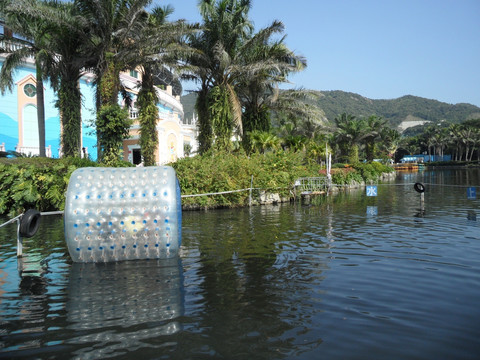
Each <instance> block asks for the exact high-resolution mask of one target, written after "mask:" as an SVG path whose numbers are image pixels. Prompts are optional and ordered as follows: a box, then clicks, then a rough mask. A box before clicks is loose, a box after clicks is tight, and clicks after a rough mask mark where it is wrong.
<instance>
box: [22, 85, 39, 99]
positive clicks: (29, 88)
mask: <svg viewBox="0 0 480 360" xmlns="http://www.w3.org/2000/svg"><path fill="white" fill-rule="evenodd" d="M23 92H24V93H25V95H27V96H28V97H34V96H35V95H37V88H36V87H35V85H32V84H27V85H25V86H24V87H23Z"/></svg>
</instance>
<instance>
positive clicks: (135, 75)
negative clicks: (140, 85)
mask: <svg viewBox="0 0 480 360" xmlns="http://www.w3.org/2000/svg"><path fill="white" fill-rule="evenodd" d="M130 76H131V77H134V78H135V79H138V71H136V70H130Z"/></svg>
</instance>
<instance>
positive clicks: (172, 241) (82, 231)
mask: <svg viewBox="0 0 480 360" xmlns="http://www.w3.org/2000/svg"><path fill="white" fill-rule="evenodd" d="M64 226H65V240H66V242H67V246H68V251H69V253H70V256H71V258H72V260H73V261H74V262H111V261H121V260H135V259H167V258H172V257H175V256H177V255H178V251H179V248H180V245H181V227H182V208H181V196H180V186H179V183H178V179H177V177H176V174H175V170H174V169H173V168H171V167H169V166H158V167H140V168H95V167H92V168H80V169H77V170H75V171H74V172H73V173H72V175H71V177H70V182H69V184H68V189H67V194H66V201H65V212H64Z"/></svg>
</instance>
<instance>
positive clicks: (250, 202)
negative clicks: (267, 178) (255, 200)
mask: <svg viewBox="0 0 480 360" xmlns="http://www.w3.org/2000/svg"><path fill="white" fill-rule="evenodd" d="M252 188H253V175H252V179H251V180H250V195H249V197H248V206H252Z"/></svg>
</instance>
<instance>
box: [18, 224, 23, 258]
mask: <svg viewBox="0 0 480 360" xmlns="http://www.w3.org/2000/svg"><path fill="white" fill-rule="evenodd" d="M20 220H21V218H18V219H17V257H22V256H23V241H22V236H21V235H20Z"/></svg>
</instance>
